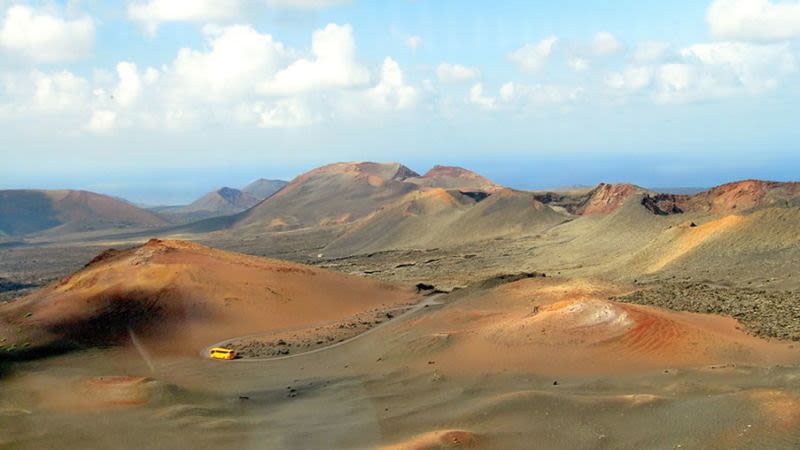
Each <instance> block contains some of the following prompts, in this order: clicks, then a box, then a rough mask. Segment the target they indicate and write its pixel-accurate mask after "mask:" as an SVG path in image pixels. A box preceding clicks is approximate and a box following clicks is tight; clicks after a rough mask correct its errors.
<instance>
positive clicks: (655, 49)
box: [633, 41, 669, 63]
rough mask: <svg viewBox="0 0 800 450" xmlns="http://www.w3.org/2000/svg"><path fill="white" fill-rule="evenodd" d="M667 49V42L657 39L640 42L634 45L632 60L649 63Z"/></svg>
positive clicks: (662, 55)
mask: <svg viewBox="0 0 800 450" xmlns="http://www.w3.org/2000/svg"><path fill="white" fill-rule="evenodd" d="M668 51H669V44H667V43H665V42H657V41H645V42H640V43H639V45H637V46H636V51H635V52H634V54H633V60H634V61H635V62H638V63H649V62H655V61H659V60H661V59H662V58H664V56H665V55H666V54H667V52H668Z"/></svg>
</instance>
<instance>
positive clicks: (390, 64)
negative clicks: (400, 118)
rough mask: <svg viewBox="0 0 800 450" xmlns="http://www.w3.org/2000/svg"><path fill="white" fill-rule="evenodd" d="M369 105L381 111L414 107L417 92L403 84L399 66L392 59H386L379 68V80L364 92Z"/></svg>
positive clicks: (417, 95)
mask: <svg viewBox="0 0 800 450" xmlns="http://www.w3.org/2000/svg"><path fill="white" fill-rule="evenodd" d="M366 96H367V98H368V99H369V100H370V102H371V104H372V105H373V106H374V107H375V108H377V109H381V110H392V109H396V110H402V109H408V108H411V107H413V106H414V105H416V103H417V99H418V97H419V90H418V89H417V88H415V87H413V86H409V85H407V84H406V83H405V80H404V77H403V71H402V70H401V69H400V65H399V64H397V61H395V60H393V59H392V58H386V59H385V60H384V61H383V67H382V68H381V79H380V82H378V84H377V85H375V86H374V87H372V88H370V89H368V90H367V91H366Z"/></svg>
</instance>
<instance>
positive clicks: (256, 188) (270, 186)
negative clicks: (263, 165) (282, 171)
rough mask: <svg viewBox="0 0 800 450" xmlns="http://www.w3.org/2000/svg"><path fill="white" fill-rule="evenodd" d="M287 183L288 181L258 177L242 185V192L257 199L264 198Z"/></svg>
mask: <svg viewBox="0 0 800 450" xmlns="http://www.w3.org/2000/svg"><path fill="white" fill-rule="evenodd" d="M287 184H289V182H288V181H283V180H267V179H265V178H260V179H258V180H256V181H253V182H252V183H250V184H248V185H247V186H245V187H243V188H242V192H245V193H247V194H250V195H252V196H253V197H255V198H257V199H259V200H264V199H265V198H267V197H269V196H271V195H272V194H274V193H276V192H278V191H279V190H281V189H283V187H284V186H286V185H287Z"/></svg>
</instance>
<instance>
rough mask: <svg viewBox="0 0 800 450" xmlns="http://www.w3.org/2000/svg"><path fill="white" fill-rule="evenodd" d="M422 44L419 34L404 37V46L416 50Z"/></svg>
mask: <svg viewBox="0 0 800 450" xmlns="http://www.w3.org/2000/svg"><path fill="white" fill-rule="evenodd" d="M421 45H422V38H421V37H419V36H409V37H407V38H406V46H407V47H408V48H410V49H411V50H416V49H417V48H419V46H421Z"/></svg>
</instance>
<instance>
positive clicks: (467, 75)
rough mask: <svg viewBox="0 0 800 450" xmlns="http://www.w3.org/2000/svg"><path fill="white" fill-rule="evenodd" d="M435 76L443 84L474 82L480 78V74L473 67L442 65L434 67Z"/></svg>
mask: <svg viewBox="0 0 800 450" xmlns="http://www.w3.org/2000/svg"><path fill="white" fill-rule="evenodd" d="M436 76H437V77H438V78H439V81H441V82H443V83H458V82H462V81H471V80H474V79H476V78H478V77H480V76H481V72H480V71H479V70H478V69H476V68H474V67H466V66H462V65H461V64H449V63H442V64H439V65H438V66H437V67H436Z"/></svg>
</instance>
